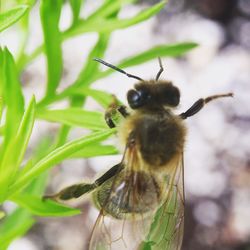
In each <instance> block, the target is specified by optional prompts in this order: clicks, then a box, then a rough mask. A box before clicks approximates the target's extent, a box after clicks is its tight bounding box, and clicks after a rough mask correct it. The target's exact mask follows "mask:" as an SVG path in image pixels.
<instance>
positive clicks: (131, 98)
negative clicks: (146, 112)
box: [127, 89, 143, 109]
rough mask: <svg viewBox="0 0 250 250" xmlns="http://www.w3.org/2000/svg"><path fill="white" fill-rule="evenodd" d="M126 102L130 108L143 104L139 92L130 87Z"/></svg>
mask: <svg viewBox="0 0 250 250" xmlns="http://www.w3.org/2000/svg"><path fill="white" fill-rule="evenodd" d="M127 99H128V104H129V106H130V107H131V108H132V109H136V108H139V107H141V106H142V105H143V100H142V96H141V93H140V92H139V91H136V90H134V89H131V90H129V91H128V93H127Z"/></svg>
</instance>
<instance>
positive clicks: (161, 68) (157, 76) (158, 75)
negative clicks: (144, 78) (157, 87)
mask: <svg viewBox="0 0 250 250" xmlns="http://www.w3.org/2000/svg"><path fill="white" fill-rule="evenodd" d="M158 61H159V65H160V70H159V72H158V73H157V75H156V78H155V80H156V81H158V79H159V78H160V75H161V73H162V72H163V70H164V68H163V66H162V62H161V58H160V57H158Z"/></svg>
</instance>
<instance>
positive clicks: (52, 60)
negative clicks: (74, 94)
mask: <svg viewBox="0 0 250 250" xmlns="http://www.w3.org/2000/svg"><path fill="white" fill-rule="evenodd" d="M61 9H62V0H53V1H51V0H42V3H41V8H40V16H41V23H42V28H43V35H44V45H45V53H46V59H47V72H48V79H47V92H46V95H47V96H53V95H54V93H55V91H56V89H57V86H58V85H59V82H60V79H61V76H62V68H63V61H62V49H61V42H62V38H61V33H60V30H59V19H60V14H61Z"/></svg>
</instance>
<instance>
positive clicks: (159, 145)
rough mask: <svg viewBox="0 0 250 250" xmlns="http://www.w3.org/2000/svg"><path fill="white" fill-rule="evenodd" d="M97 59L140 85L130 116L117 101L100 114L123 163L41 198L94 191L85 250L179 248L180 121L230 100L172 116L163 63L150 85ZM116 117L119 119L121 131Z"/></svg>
mask: <svg viewBox="0 0 250 250" xmlns="http://www.w3.org/2000/svg"><path fill="white" fill-rule="evenodd" d="M94 60H95V61H97V62H99V63H101V64H104V65H105V66H107V67H110V68H112V69H114V70H116V71H118V72H120V73H122V74H125V75H127V76H128V77H130V78H134V79H136V80H137V81H138V82H137V83H136V84H135V85H134V88H133V89H130V90H129V91H128V92H127V101H128V104H129V107H130V110H128V108H127V107H125V106H124V105H120V104H119V102H118V101H116V100H114V102H113V103H112V104H111V105H110V106H109V108H108V109H107V111H106V113H105V120H106V122H107V125H108V126H109V127H110V128H114V127H116V126H117V129H118V137H119V139H120V141H121V144H122V145H123V146H124V153H123V156H122V160H121V162H120V163H118V164H117V165H115V166H113V167H111V168H110V169H109V170H108V171H107V172H106V173H104V174H103V175H102V176H100V177H99V178H97V179H96V180H95V181H94V182H93V183H80V184H75V185H72V186H70V187H67V188H65V189H63V190H62V191H60V192H59V193H57V194H54V195H50V196H46V198H52V199H55V200H61V201H65V200H69V199H72V198H78V197H80V196H82V195H84V194H87V193H90V192H92V197H93V201H94V204H95V206H96V207H97V208H98V209H99V211H100V212H99V216H98V218H97V220H96V223H95V225H94V228H93V230H92V233H91V239H90V243H89V249H90V250H101V249H103V250H106V249H109V250H117V249H120V250H121V249H129V250H132V249H138V250H146V249H151V250H179V249H181V245H182V238H183V227H184V204H185V194H184V163H183V151H184V145H185V140H186V134H187V132H186V125H185V120H186V119H187V118H189V117H191V116H193V115H195V114H196V113H198V112H199V111H200V110H201V109H202V108H203V107H204V106H205V105H206V104H207V103H209V102H210V101H212V100H215V99H218V98H221V97H230V96H233V94H232V93H227V94H219V95H213V96H209V97H207V98H201V99H199V100H198V101H196V102H195V103H194V104H193V105H192V106H191V107H190V108H189V109H187V111H185V112H183V113H181V114H175V113H174V108H176V107H177V106H178V105H179V102H180V91H179V89H178V88H177V87H176V86H174V85H173V83H172V82H170V81H166V80H160V76H161V74H162V72H163V66H162V62H161V59H160V58H159V66H160V69H159V72H158V73H157V75H156V77H155V79H153V80H149V81H145V80H143V79H142V78H140V77H138V76H135V75H132V74H129V73H127V72H125V71H124V70H122V69H120V68H117V67H116V66H114V65H112V64H109V63H107V62H105V61H103V60H101V59H98V58H95V59H94ZM115 113H119V114H120V115H121V116H122V117H123V121H121V122H120V124H118V125H117V124H115V122H114V121H113V115H114V114H115Z"/></svg>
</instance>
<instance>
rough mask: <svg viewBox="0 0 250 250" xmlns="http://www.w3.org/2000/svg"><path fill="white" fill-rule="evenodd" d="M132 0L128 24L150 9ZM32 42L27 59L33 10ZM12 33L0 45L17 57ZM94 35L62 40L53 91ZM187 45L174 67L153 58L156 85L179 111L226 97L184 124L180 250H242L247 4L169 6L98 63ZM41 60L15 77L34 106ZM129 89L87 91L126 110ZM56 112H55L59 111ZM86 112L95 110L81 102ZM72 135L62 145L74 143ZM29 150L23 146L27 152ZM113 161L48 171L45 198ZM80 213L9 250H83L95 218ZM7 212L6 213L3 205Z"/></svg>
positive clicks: (249, 151) (248, 184)
mask: <svg viewBox="0 0 250 250" xmlns="http://www.w3.org/2000/svg"><path fill="white" fill-rule="evenodd" d="M157 2H158V1H156V0H155V1H154V0H144V1H143V0H141V1H138V2H137V4H133V5H128V6H126V7H125V8H124V9H123V10H122V12H121V13H120V16H121V18H122V17H129V16H132V15H134V14H136V13H137V12H138V11H139V10H141V9H143V8H145V6H149V5H151V4H154V3H157ZM101 3H102V1H100V0H95V1H91V0H86V2H85V4H84V8H83V10H82V16H87V15H89V13H91V12H92V11H94V10H95V9H96V8H97V7H98V6H99V5H100V4H101ZM70 19H71V16H70V10H69V6H68V5H67V4H66V5H65V7H64V9H63V14H62V16H61V27H62V29H63V28H64V27H66V26H67V25H68V23H69V22H70ZM31 32H32V36H31V41H29V43H30V44H29V48H30V50H33V48H35V47H36V46H37V45H38V44H40V42H41V41H42V31H41V26H40V19H39V5H38V4H37V6H36V8H34V10H33V12H32V23H31ZM15 38H16V32H15V30H13V29H10V30H9V31H7V32H5V33H4V34H3V35H1V44H2V45H4V44H8V47H9V49H10V50H11V51H12V52H13V53H14V52H15V51H16V50H17V48H18V43H17V40H16V39H15ZM96 39H97V37H96V35H95V34H88V35H84V36H80V37H76V38H74V39H70V40H68V41H66V42H65V43H64V44H63V57H64V78H63V81H62V85H60V86H61V87H62V88H64V87H65V86H67V84H69V83H71V82H72V81H74V79H75V77H76V75H77V74H78V72H79V71H80V69H81V66H82V63H83V62H84V60H85V59H86V56H87V55H88V51H89V50H90V49H91V47H92V45H93V42H94V41H96ZM184 41H192V42H196V43H198V44H199V47H197V48H196V49H194V50H192V51H191V52H189V53H187V54H186V56H184V57H181V58H178V59H169V58H162V60H163V65H164V68H165V71H164V73H163V74H162V79H168V80H171V81H173V83H174V84H175V85H177V86H178V87H179V88H180V90H181V94H182V95H181V105H180V107H179V108H178V110H176V112H177V113H179V112H182V111H185V110H186V109H187V108H189V107H190V106H191V105H192V104H193V103H194V102H195V101H196V100H197V99H199V98H200V97H206V96H209V95H212V94H218V93H219V94H220V93H227V92H233V93H234V98H233V99H230V98H228V99H221V100H218V101H215V102H212V103H210V104H209V105H207V106H206V107H205V108H204V109H203V110H202V111H201V112H200V113H199V114H198V115H196V116H194V117H192V118H190V119H188V120H187V122H186V123H187V127H188V138H187V144H186V148H185V190H186V208H185V209H186V211H185V235H184V244H183V248H182V249H183V250H210V249H211V250H212V249H213V250H249V249H250V129H249V128H250V0H216V1H214V0H178V1H174V0H170V1H169V3H168V4H167V5H166V7H165V8H164V10H163V11H161V12H160V14H158V15H157V16H156V17H154V18H152V19H150V20H149V21H146V22H143V23H141V24H138V25H136V26H133V27H131V28H128V29H125V30H120V31H115V32H114V33H113V34H112V37H111V41H110V45H109V47H108V50H107V52H106V55H105V58H103V59H104V60H106V61H108V62H110V63H112V64H114V65H116V64H117V63H118V62H119V61H121V60H122V59H123V58H125V57H128V56H130V55H133V54H135V53H138V52H140V51H143V50H146V49H149V48H151V47H153V46H155V45H158V44H167V43H176V42H184ZM158 68H159V66H158V62H157V60H153V61H150V62H148V63H145V64H143V65H140V66H137V67H133V68H129V69H127V71H128V72H129V73H132V74H136V75H138V76H140V77H142V78H144V79H150V78H153V77H155V75H156V73H157V72H158ZM45 71H46V67H45V61H44V58H43V57H39V58H38V59H37V60H35V61H34V62H33V63H32V64H31V65H30V66H29V67H28V69H27V70H26V71H25V72H24V74H23V76H22V78H23V82H26V83H27V82H28V84H27V86H24V88H25V94H26V95H27V96H31V95H32V93H35V95H36V96H37V97H38V98H39V96H41V89H42V87H43V82H44V77H45V75H46V74H45ZM133 84H134V81H133V80H131V79H129V78H126V77H125V76H124V75H122V74H119V73H115V74H112V76H111V77H108V78H105V79H103V80H101V81H98V82H96V83H95V84H94V87H95V88H97V89H103V90H106V91H108V92H110V93H113V94H116V95H117V96H118V97H119V98H120V99H121V100H123V101H124V102H126V99H125V97H126V92H127V90H128V89H129V88H131V87H132V86H133ZM59 105H64V104H63V103H60V104H59ZM87 108H88V109H90V110H99V111H100V110H102V108H101V107H100V106H99V105H98V104H97V103H95V102H94V101H91V100H88V103H87ZM57 128H58V126H57V125H56V124H52V123H45V122H40V123H37V124H36V131H37V133H34V134H33V135H32V143H34V144H35V143H37V141H39V140H41V138H42V137H43V136H44V135H47V134H51V136H53V133H54V131H55V130H56V129H57ZM80 133H81V132H80V131H78V130H77V129H75V130H73V131H72V133H71V137H72V138H75V137H77V136H79V135H80ZM31 147H32V146H31ZM120 160H121V155H118V156H105V157H97V158H93V159H87V160H84V159H81V160H67V161H64V162H63V163H62V164H61V165H60V166H58V167H56V168H54V169H53V170H52V173H51V176H50V180H49V187H48V192H56V191H58V190H60V189H61V188H63V187H65V186H67V185H70V184H73V183H77V182H79V181H82V180H83V179H84V180H86V179H87V180H88V179H93V178H94V177H95V175H96V173H99V172H103V171H105V170H106V169H108V168H109V167H111V166H112V165H114V164H116V163H118V162H119V161H120ZM72 205H74V206H77V207H79V208H81V210H82V211H83V213H82V214H81V215H78V216H74V217H70V218H38V223H37V224H36V225H35V226H34V227H33V228H32V229H31V230H30V232H29V233H28V234H27V235H26V236H25V237H23V238H21V239H18V240H16V241H15V242H14V243H13V244H12V245H11V246H10V248H9V249H10V250H69V249H72V250H83V249H86V246H87V241H88V239H89V233H90V230H91V227H92V226H93V224H94V221H95V219H96V216H97V211H96V210H95V209H94V208H93V206H92V204H91V203H90V202H89V200H88V199H83V200H80V201H76V202H73V203H72ZM7 206H9V207H10V208H11V206H12V204H7Z"/></svg>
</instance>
